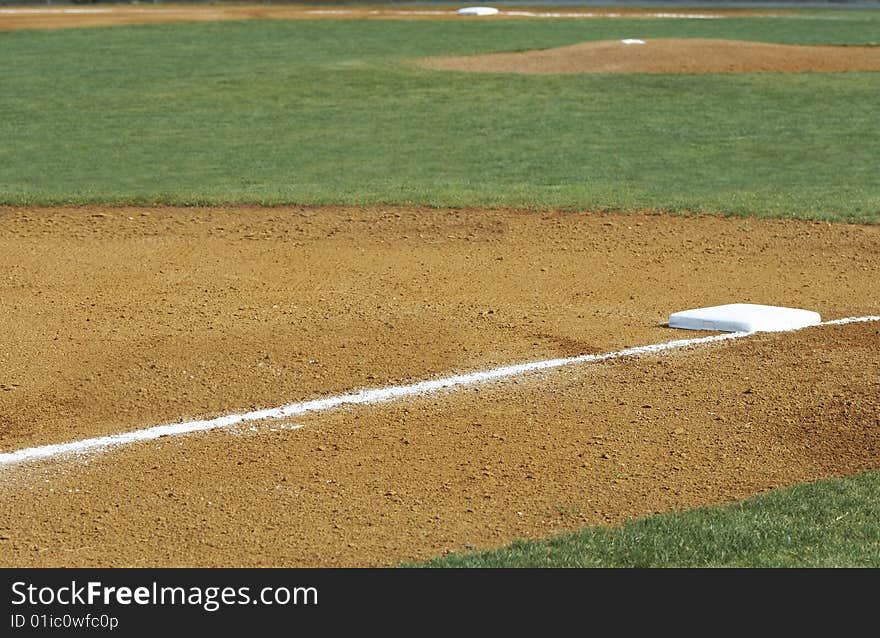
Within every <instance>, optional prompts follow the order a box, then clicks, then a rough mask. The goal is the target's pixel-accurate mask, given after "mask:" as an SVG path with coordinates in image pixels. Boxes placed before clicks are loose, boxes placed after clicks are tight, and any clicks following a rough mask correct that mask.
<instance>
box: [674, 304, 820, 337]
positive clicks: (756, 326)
mask: <svg viewBox="0 0 880 638" xmlns="http://www.w3.org/2000/svg"><path fill="white" fill-rule="evenodd" d="M821 321H822V318H821V317H820V316H819V313H818V312H813V311H812V310H801V309H799V308H783V307H780V306H759V305H756V304H750V303H733V304H727V305H725V306H712V307H711V308H695V309H693V310H682V311H681V312H675V313H673V314H671V315H669V327H670V328H684V329H685V330H715V331H719V332H779V331H784V330H797V329H798V328H804V327H806V326H814V325H816V324H817V323H821Z"/></svg>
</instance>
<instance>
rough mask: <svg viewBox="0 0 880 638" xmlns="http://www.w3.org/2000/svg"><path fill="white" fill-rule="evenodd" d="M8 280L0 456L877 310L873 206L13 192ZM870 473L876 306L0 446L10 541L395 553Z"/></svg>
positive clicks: (316, 555) (174, 556) (2, 548)
mask: <svg viewBox="0 0 880 638" xmlns="http://www.w3.org/2000/svg"><path fill="white" fill-rule="evenodd" d="M0 273H2V276H0V326H2V327H3V329H2V330H0V451H11V450H16V449H20V448H22V447H26V446H30V445H38V444H46V443H53V442H62V441H69V440H74V439H79V438H85V437H90V436H96V435H99V434H109V433H115V432H121V431H128V430H132V429H136V428H139V427H145V426H150V425H155V424H160V423H168V422H173V421H177V420H181V419H192V418H196V417H199V416H217V415H220V414H226V413H231V412H241V411H244V410H248V409H251V408H256V407H272V406H276V405H280V404H283V403H287V402H291V401H297V400H303V399H308V398H316V397H321V396H326V395H330V394H338V393H340V392H345V391H348V390H351V389H356V388H364V387H379V386H384V385H388V384H395V383H405V382H409V381H415V380H420V379H423V378H429V377H434V376H440V375H446V374H450V373H455V372H466V371H472V370H479V369H484V368H488V367H492V366H497V365H502V364H507V363H519V362H525V361H531V360H538V359H546V358H552V357H558V356H568V355H573V354H579V353H595V352H608V351H613V350H617V349H620V348H623V347H626V346H631V345H640V344H647V343H656V342H661V341H667V340H671V339H675V338H682V337H692V336H696V335H699V334H701V333H692V332H684V331H677V330H671V329H669V328H667V327H666V326H665V325H664V324H665V321H666V318H667V316H668V314H669V313H670V312H672V311H675V310H681V309H684V308H690V307H695V306H708V305H715V304H720V303H729V302H753V303H767V304H773V305H786V306H795V307H803V308H809V309H813V310H817V311H819V312H820V313H821V314H822V315H823V318H825V319H833V318H839V317H844V316H853V315H868V314H873V315H877V314H880V227H877V226H859V225H845V224H833V225H832V224H826V223H818V222H803V221H791V220H789V221H782V220H758V219H752V218H749V219H741V218H721V217H700V216H698V217H690V218H685V217H677V216H668V215H655V214H631V215H622V214H586V213H583V214H581V213H554V212H537V211H532V212H526V211H512V210H438V209H410V208H304V207H279V208H259V207H246V208H241V207H238V208H214V209H209V208H203V209H200V208H186V209H173V208H106V207H90V208H51V209H26V208H0ZM294 425H296V426H299V425H302V426H304V427H303V428H302V429H295V430H294V429H289V428H290V427H291V426H294ZM283 426H286V427H287V428H288V429H285V427H283ZM877 467H880V325H878V324H877V323H868V324H858V325H848V326H825V327H819V328H810V329H806V330H803V331H799V332H796V333H786V334H776V335H773V334H766V335H761V336H756V337H753V338H750V339H747V340H743V341H737V342H732V343H727V344H719V345H715V346H708V347H703V348H696V349H691V350H685V351H681V352H676V353H668V354H665V355H662V356H651V357H644V358H639V359H626V360H619V361H614V362H607V363H604V364H593V365H584V366H580V367H573V368H566V369H563V370H558V371H556V372H549V373H543V374H533V375H530V376H525V377H521V378H517V379H514V380H510V381H507V382H501V383H496V384H493V385H488V386H482V387H479V388H470V389H465V390H461V391H458V392H452V393H448V394H443V395H435V396H431V397H425V398H421V399H407V400H405V401H399V402H395V403H390V404H385V405H376V406H362V407H358V408H344V409H340V410H338V411H335V412H327V413H321V414H313V415H308V416H304V417H300V418H298V419H296V420H295V422H289V423H280V422H275V423H262V424H257V425H256V426H255V427H254V429H251V428H250V427H242V428H239V429H237V430H234V431H215V432H212V433H209V434H203V435H191V436H185V437H176V438H165V439H160V440H158V441H155V442H152V443H144V444H139V445H134V446H131V447H128V448H122V449H117V450H114V451H109V452H107V453H105V454H103V455H99V456H93V457H86V458H80V459H56V460H52V461H47V462H42V463H35V464H28V465H20V466H12V467H6V468H2V469H0V564H2V565H7V566H9V565H38V566H48V565H62V566H63V565H70V566H86V565H156V566H159V565H169V566H170V565H205V566H207V565H229V566H251V565H277V566H330V565H387V564H393V563H395V562H397V561H400V560H403V559H413V558H425V557H429V556H433V555H437V554H440V553H443V552H445V551H451V550H461V549H464V548H468V547H490V546H496V545H500V544H502V543H505V542H507V541H510V540H512V539H514V538H521V537H538V536H545V535H547V534H551V533H555V532H559V531H563V530H567V529H574V528H577V527H580V526H583V525H585V524H608V523H617V522H620V521H622V520H625V519H628V518H631V517H635V516H640V515H644V514H649V513H652V512H660V511H669V510H673V509H679V508H687V507H692V506H696V505H702V504H709V503H722V502H728V501H731V500H734V499H739V498H742V497H745V496H748V495H751V494H754V493H756V492H760V491H762V490H766V489H768V488H772V487H777V486H782V485H790V484H794V483H798V482H802V481H806V480H812V479H818V478H822V477H827V476H835V475H843V474H848V473H851V472H855V471H859V470H863V469H869V468H877Z"/></svg>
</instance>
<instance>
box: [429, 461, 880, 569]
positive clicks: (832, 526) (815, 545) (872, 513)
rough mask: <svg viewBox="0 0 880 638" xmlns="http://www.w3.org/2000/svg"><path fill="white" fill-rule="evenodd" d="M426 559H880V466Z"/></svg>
mask: <svg viewBox="0 0 880 638" xmlns="http://www.w3.org/2000/svg"><path fill="white" fill-rule="evenodd" d="M426 566H428V567H578V568H581V567H583V568H595V567H880V472H867V473H864V474H859V475H856V476H851V477H848V478H844V479H829V480H825V481H819V482H817V483H812V484H808V485H799V486H796V487H793V488H787V489H778V490H772V491H770V492H766V493H764V494H761V495H759V496H756V497H754V498H751V499H749V500H747V501H744V502H741V503H737V504H735V505H730V506H727V507H710V508H703V509H697V510H691V511H687V512H682V513H672V514H665V515H658V516H651V517H647V518H642V519H638V520H634V521H631V522H628V523H626V524H624V525H622V526H620V527H614V528H602V527H590V528H587V529H585V530H583V531H580V532H577V533H573V534H567V535H564V536H559V537H556V538H553V539H550V540H545V541H518V542H516V543H514V544H512V545H510V546H508V547H504V548H501V549H498V550H495V551H488V552H480V553H470V554H452V555H448V556H445V557H442V558H437V559H435V560H432V561H430V562H428V563H426Z"/></svg>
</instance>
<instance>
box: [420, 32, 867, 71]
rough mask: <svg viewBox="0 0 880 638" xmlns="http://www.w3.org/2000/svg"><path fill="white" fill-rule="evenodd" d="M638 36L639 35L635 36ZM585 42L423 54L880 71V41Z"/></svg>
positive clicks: (526, 61)
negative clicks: (849, 43)
mask: <svg viewBox="0 0 880 638" xmlns="http://www.w3.org/2000/svg"><path fill="white" fill-rule="evenodd" d="M636 39H637V38H636ZM641 42H643V44H640V43H629V44H627V43H625V42H624V41H622V40H603V41H600V42H584V43H581V44H575V45H571V46H566V47H558V48H555V49H544V50H538V51H522V52H517V53H492V54H489V55H475V56H464V57H443V58H429V59H426V60H421V61H420V62H419V64H420V65H421V66H425V67H428V68H432V69H440V70H447V71H469V72H482V73H526V74H544V73H547V74H549V73H567V74H570V73H769V72H772V73H799V72H805V71H814V72H834V71H877V70H880V47H876V46H795V45H784V44H766V43H761V42H743V41H737V40H710V39H676V38H669V39H656V40H655V39H650V40H641Z"/></svg>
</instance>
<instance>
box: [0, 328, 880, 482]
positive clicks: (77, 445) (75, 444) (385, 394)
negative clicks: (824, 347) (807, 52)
mask: <svg viewBox="0 0 880 638" xmlns="http://www.w3.org/2000/svg"><path fill="white" fill-rule="evenodd" d="M868 321H880V316H865V317H847V318H845V319H835V320H833V321H825V322H822V323H820V324H817V325H818V326H839V325H843V324H850V323H864V322H868ZM800 329H801V328H795V329H794V330H800ZM794 330H785V331H781V332H793V331H794ZM756 334H760V333H757V332H732V333H726V334H720V335H712V336H708V337H697V338H694V339H677V340H675V341H666V342H663V343H654V344H649V345H645V346H635V347H633V348H625V349H623V350H618V351H616V352H607V353H605V354H584V355H580V356H577V357H565V358H560V359H547V360H544V361H532V362H529V363H520V364H516V365H509V366H502V367H500V368H493V369H490V370H483V371H480V372H471V373H468V374H459V375H454V376H449V377H443V378H440V379H431V380H427V381H420V382H418V383H412V384H410V385H398V386H390V387H386V388H373V389H368V390H360V391H358V392H352V393H349V394H341V395H337V396H331V397H326V398H323V399H313V400H311V401H300V402H298V403H288V404H287V405H282V406H280V407H276V408H267V409H264V410H254V411H252V412H245V413H244V414H229V415H226V416H221V417H217V418H214V419H206V420H203V421H187V422H183V423H171V424H166V425H157V426H153V427H149V428H144V429H141V430H134V431H132V432H123V433H120V434H111V435H108V436H99V437H95V438H91V439H81V440H79V441H70V442H68V443H55V444H51V445H41V446H38V447H30V448H24V449H21V450H16V451H14V452H4V453H0V467H4V466H10V465H17V464H20V463H25V462H28V461H37V460H41V459H48V458H52V457H57V456H68V455H82V454H89V453H96V452H99V451H102V450H106V449H109V448H113V447H119V446H123V445H131V444H133V443H140V442H144V441H153V440H156V439H159V438H161V437H165V436H179V435H182V434H192V433H194V432H207V431H210V430H217V429H222V428H229V427H232V426H234V425H238V424H240V423H249V422H255V421H264V420H267V419H287V418H290V417H295V416H300V415H303V414H307V413H310V412H325V411H327V410H333V409H335V408H338V407H341V406H344V405H368V404H373V403H385V402H388V401H393V400H395V399H401V398H405V397H416V396H425V395H429V394H434V393H437V392H441V391H443V390H451V389H453V388H459V387H463V386H469V385H476V384H481V383H487V382H489V381H497V380H499V379H505V378H509V377H515V376H519V375H523V374H526V373H529V372H537V371H541V370H551V369H554V368H561V367H565V366H572V365H577V364H582V363H598V362H601V361H609V360H611V359H620V358H623V357H634V356H642V355H650V354H657V353H661V352H667V351H670V350H678V349H681V348H687V347H691V346H699V345H704V344H709V343H718V342H722V341H731V340H734V339H742V338H744V337H750V336H753V335H756ZM299 427H301V426H293V427H291V428H289V429H299Z"/></svg>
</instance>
